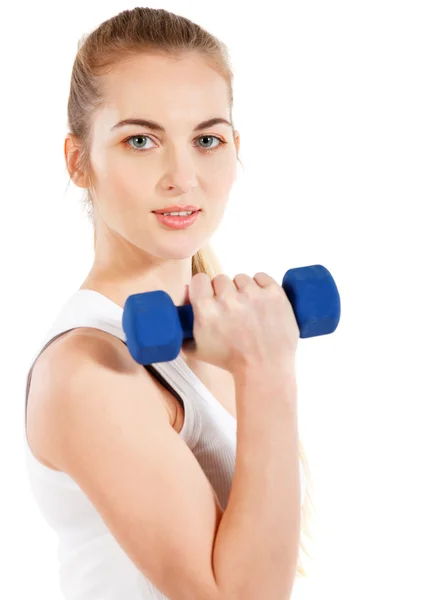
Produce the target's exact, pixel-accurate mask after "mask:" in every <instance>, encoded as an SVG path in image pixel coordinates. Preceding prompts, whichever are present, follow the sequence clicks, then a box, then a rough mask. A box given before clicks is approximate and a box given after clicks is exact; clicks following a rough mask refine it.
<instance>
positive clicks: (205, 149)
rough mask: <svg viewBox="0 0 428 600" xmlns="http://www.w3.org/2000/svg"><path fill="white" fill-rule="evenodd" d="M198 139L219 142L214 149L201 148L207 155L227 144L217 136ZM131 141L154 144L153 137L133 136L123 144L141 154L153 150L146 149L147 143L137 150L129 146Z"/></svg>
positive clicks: (202, 136)
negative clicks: (147, 141)
mask: <svg viewBox="0 0 428 600" xmlns="http://www.w3.org/2000/svg"><path fill="white" fill-rule="evenodd" d="M197 139H198V140H203V139H211V140H217V141H218V142H219V143H218V144H217V146H214V148H203V147H202V148H201V147H200V148H201V150H202V152H203V153H205V154H208V153H212V152H215V151H216V150H219V149H220V148H221V147H222V146H223V145H226V144H227V142H224V141H223V140H222V139H220V138H219V137H218V136H216V135H201V136H199V137H198V138H197ZM131 140H143V142H144V140H150V141H151V142H153V140H152V138H151V137H149V136H148V135H143V134H138V135H131V136H129V137H128V138H126V140H123V143H124V144H125V147H126V148H127V150H132V151H133V152H140V153H142V152H147V151H148V150H150V149H151V148H146V146H147V143H143V146H140V147H139V148H136V147H135V146H134V145H130V144H128V142H130V141H131Z"/></svg>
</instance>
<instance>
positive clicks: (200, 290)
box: [188, 273, 214, 304]
mask: <svg viewBox="0 0 428 600" xmlns="http://www.w3.org/2000/svg"><path fill="white" fill-rule="evenodd" d="M188 295H189V302H191V303H192V304H195V303H196V302H197V301H198V300H199V299H202V298H213V297H214V290H213V287H212V285H211V279H210V277H209V276H208V275H207V274H206V273H195V275H193V277H192V279H191V280H190V285H189V287H188Z"/></svg>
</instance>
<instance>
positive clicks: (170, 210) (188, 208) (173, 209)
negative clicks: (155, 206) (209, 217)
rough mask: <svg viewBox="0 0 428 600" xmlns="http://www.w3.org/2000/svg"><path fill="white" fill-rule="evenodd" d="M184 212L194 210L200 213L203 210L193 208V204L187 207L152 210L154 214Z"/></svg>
mask: <svg viewBox="0 0 428 600" xmlns="http://www.w3.org/2000/svg"><path fill="white" fill-rule="evenodd" d="M182 210H192V211H195V212H196V211H198V210H201V209H200V208H198V207H197V206H192V205H191V204H187V205H186V206H167V207H166V208H160V209H159V210H152V212H153V213H156V214H159V213H165V212H180V211H182Z"/></svg>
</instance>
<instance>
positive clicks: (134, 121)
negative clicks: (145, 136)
mask: <svg viewBox="0 0 428 600" xmlns="http://www.w3.org/2000/svg"><path fill="white" fill-rule="evenodd" d="M220 123H223V124H225V125H229V126H230V127H232V124H231V123H229V121H227V120H226V119H222V118H220V117H215V118H213V119H208V121H202V123H199V125H196V127H194V129H193V131H201V130H202V129H207V128H208V127H212V126H213V125H217V124H220ZM125 125H140V126H141V127H148V128H149V129H153V130H154V131H165V128H164V127H162V125H159V123H155V122H154V121H149V120H147V119H124V120H123V121H119V123H116V125H113V127H112V128H111V130H110V131H113V130H114V129H117V128H119V127H124V126H125Z"/></svg>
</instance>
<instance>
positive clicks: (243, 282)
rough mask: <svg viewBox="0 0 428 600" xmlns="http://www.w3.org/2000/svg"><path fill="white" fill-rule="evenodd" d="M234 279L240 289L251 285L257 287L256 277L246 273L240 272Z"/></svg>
mask: <svg viewBox="0 0 428 600" xmlns="http://www.w3.org/2000/svg"><path fill="white" fill-rule="evenodd" d="M233 281H234V282H235V285H236V287H237V288H238V290H243V289H244V288H246V287H250V286H251V287H255V288H257V284H256V282H255V281H254V279H253V278H252V277H250V276H249V275H247V274H246V273H238V274H237V275H235V277H234V278H233Z"/></svg>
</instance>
